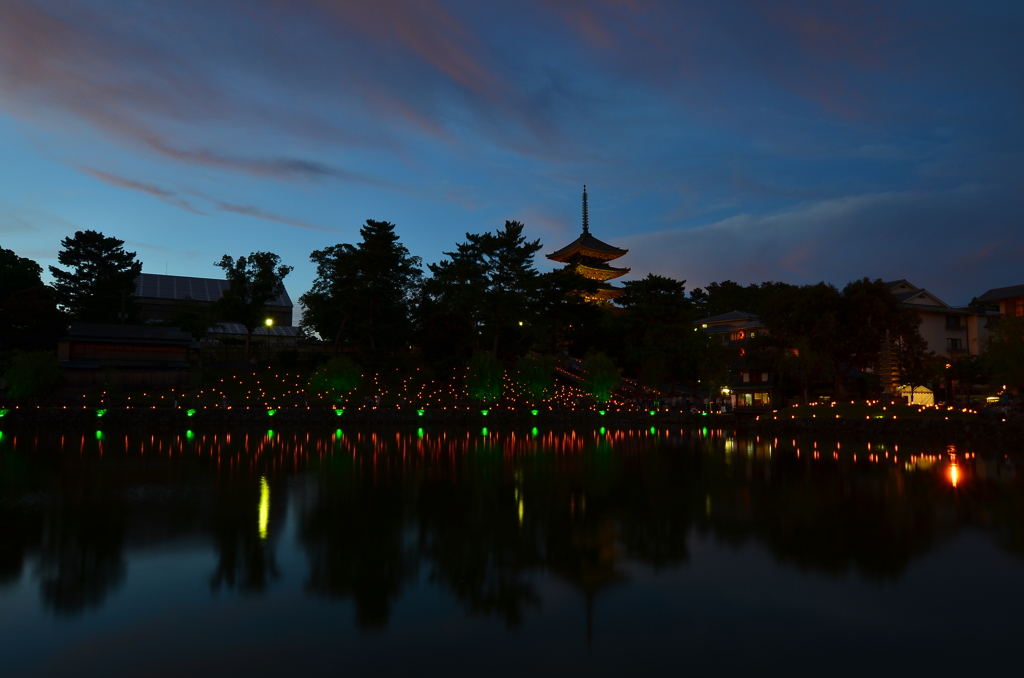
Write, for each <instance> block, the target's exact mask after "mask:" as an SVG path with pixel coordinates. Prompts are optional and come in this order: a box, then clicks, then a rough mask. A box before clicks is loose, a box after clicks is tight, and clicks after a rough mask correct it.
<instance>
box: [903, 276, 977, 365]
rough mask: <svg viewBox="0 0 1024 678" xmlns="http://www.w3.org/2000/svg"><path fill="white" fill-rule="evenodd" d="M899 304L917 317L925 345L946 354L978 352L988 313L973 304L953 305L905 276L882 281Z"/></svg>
mask: <svg viewBox="0 0 1024 678" xmlns="http://www.w3.org/2000/svg"><path fill="white" fill-rule="evenodd" d="M885 284H886V285H887V286H888V287H889V289H890V290H891V291H892V293H893V295H894V296H895V297H896V300H897V301H899V303H900V306H903V307H904V308H909V309H912V310H913V311H914V312H916V313H917V315H918V316H919V317H920V318H921V327H920V332H921V336H922V337H923V338H924V340H925V341H926V342H928V348H929V349H930V350H932V351H935V352H936V353H938V354H939V355H942V356H946V357H947V358H959V357H961V356H966V355H978V354H979V353H980V352H981V351H982V349H984V347H985V340H986V339H987V338H988V330H987V327H986V326H987V325H988V321H989V318H990V316H989V315H988V314H986V313H984V312H982V311H978V310H977V309H973V308H966V307H962V308H954V307H953V306H950V305H949V304H947V303H946V302H944V301H942V300H941V299H939V298H938V297H936V296H935V295H934V294H932V293H931V292H929V291H928V290H925V289H922V288H920V287H916V286H915V285H912V284H910V283H909V282H907V281H906V280H894V281H892V282H887V283H885Z"/></svg>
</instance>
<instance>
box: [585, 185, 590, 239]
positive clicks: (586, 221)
mask: <svg viewBox="0 0 1024 678" xmlns="http://www.w3.org/2000/svg"><path fill="white" fill-rule="evenodd" d="M583 232H584V233H590V220H589V219H588V217H587V185H586V184H583Z"/></svg>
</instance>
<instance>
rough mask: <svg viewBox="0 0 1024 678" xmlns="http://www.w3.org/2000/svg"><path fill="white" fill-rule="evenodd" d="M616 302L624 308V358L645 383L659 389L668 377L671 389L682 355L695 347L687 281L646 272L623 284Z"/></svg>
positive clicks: (622, 323) (678, 371)
mask: <svg viewBox="0 0 1024 678" xmlns="http://www.w3.org/2000/svg"><path fill="white" fill-rule="evenodd" d="M623 288H624V289H623V294H622V295H621V296H620V297H618V298H617V299H616V300H615V303H616V304H618V305H619V306H622V307H623V308H625V310H626V312H625V313H624V314H623V315H622V316H620V318H619V323H620V324H621V325H622V326H623V328H624V334H625V337H624V338H625V342H624V348H625V354H626V355H625V357H626V358H627V359H628V360H630V361H631V362H632V363H633V364H634V365H637V366H638V367H639V374H640V380H641V382H643V383H644V384H645V385H646V386H650V387H652V388H660V387H661V385H662V384H663V383H664V382H665V381H666V380H669V379H671V381H672V383H673V390H674V386H675V382H676V380H677V379H678V378H679V376H680V373H681V370H680V368H681V367H682V365H683V362H684V358H685V357H686V356H687V354H688V353H690V352H692V351H693V350H694V349H695V348H696V347H695V345H694V342H693V341H692V340H693V338H694V337H693V330H692V327H693V325H692V318H691V314H690V308H691V304H690V301H689V300H688V299H687V298H686V281H685V280H673V279H672V278H666V277H664V276H660V275H654V274H653V273H652V274H649V275H648V276H647V277H646V278H644V279H643V280H632V281H628V282H626V283H624V284H623Z"/></svg>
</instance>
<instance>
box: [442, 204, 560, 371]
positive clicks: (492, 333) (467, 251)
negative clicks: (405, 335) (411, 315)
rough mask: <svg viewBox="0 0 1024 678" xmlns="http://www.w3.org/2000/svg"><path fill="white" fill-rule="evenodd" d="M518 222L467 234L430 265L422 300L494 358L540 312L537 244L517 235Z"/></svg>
mask: <svg viewBox="0 0 1024 678" xmlns="http://www.w3.org/2000/svg"><path fill="white" fill-rule="evenodd" d="M523 228H524V226H523V224H522V223H520V222H518V221H506V222H505V226H504V228H502V229H500V230H498V231H496V232H493V233H491V232H487V233H479V234H474V233H467V234H466V242H463V243H458V244H456V249H455V251H454V252H445V255H446V256H447V257H448V259H446V260H442V261H441V262H439V263H437V264H430V266H429V268H430V272H431V274H432V277H431V278H430V279H429V280H428V281H427V282H426V284H425V287H424V291H425V301H426V304H427V307H428V308H429V309H430V310H431V311H433V312H434V313H442V312H448V313H454V314H457V315H459V316H461V317H463V318H465V319H466V321H468V323H469V324H470V325H471V326H472V327H473V328H474V329H475V330H476V333H477V337H476V339H477V342H476V343H477V345H478V346H479V347H480V348H485V349H486V350H489V351H490V352H491V354H492V355H494V356H496V357H497V356H499V355H500V353H499V351H500V350H501V349H502V348H503V344H502V342H503V341H504V342H505V343H506V344H511V343H515V342H517V341H518V340H520V339H521V338H522V337H523V336H524V335H525V330H522V329H520V328H522V327H523V326H524V325H525V322H526V321H527V320H529V319H531V318H532V317H533V316H534V315H535V314H537V313H538V311H540V310H541V300H542V293H541V290H542V284H541V275H540V274H539V273H538V272H537V269H536V268H535V267H534V265H533V258H534V255H535V254H536V253H537V252H538V251H539V250H540V248H541V244H540V240H534V241H532V242H530V241H528V240H527V239H526V238H525V237H523Z"/></svg>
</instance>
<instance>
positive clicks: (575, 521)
mask: <svg viewBox="0 0 1024 678" xmlns="http://www.w3.org/2000/svg"><path fill="white" fill-rule="evenodd" d="M1021 461H1022V460H1021V459H1020V458H1017V457H1015V456H1014V455H1012V454H1011V455H1007V454H1005V453H1003V452H998V453H996V452H993V451H990V450H984V449H970V448H964V447H939V448H935V447H927V446H924V445H918V446H914V445H910V444H907V443H901V444H899V445H895V444H889V445H886V444H883V443H882V442H875V443H868V442H855V441H849V440H839V441H837V440H831V441H823V440H818V441H815V440H777V439H771V438H763V437H762V438H758V437H750V438H744V437H735V436H732V435H728V434H726V433H723V432H721V431H713V430H707V429H696V430H683V429H678V428H674V429H669V430H658V429H649V430H621V431H618V430H616V431H611V430H604V429H601V430H587V431H576V432H573V431H538V430H537V429H533V430H530V429H523V430H501V431H494V430H492V431H488V430H487V429H483V430H480V429H476V430H472V431H465V430H461V431H451V430H448V431H445V430H432V429H427V430H424V429H418V430H417V429H410V430H401V431H390V432H377V433H369V432H357V431H351V432H349V431H340V430H338V431H334V432H330V433H327V434H324V435H321V434H314V433H305V432H303V433H295V432H274V431H260V432H249V433H245V432H232V433H230V434H229V433H216V434H214V433H210V432H207V433H199V432H194V433H193V432H182V433H181V434H180V435H179V434H174V435H166V434H164V435H140V434H138V433H127V434H125V433H123V432H121V433H115V432H113V431H95V432H93V431H90V432H89V433H87V434H84V435H83V434H82V433H80V432H79V433H74V434H70V433H69V434H65V435H60V434H59V433H52V432H49V433H46V434H42V433H41V434H23V433H22V434H18V435H14V434H12V433H4V434H0V530H2V532H0V534H2V540H0V662H2V663H0V666H3V667H4V670H3V674H4V675H5V676H34V675H39V676H52V675H75V676H92V675H95V676H120V675H133V676H134V675H147V676H159V675H167V676H176V677H177V676H181V675H189V676H203V675H223V674H225V673H230V674H237V675H247V676H260V675H285V674H291V673H295V672H296V670H297V669H302V670H303V671H305V672H306V673H308V674H320V673H330V674H338V673H342V672H344V673H348V674H353V675H408V674H410V673H411V672H416V673H427V674H435V673H440V672H442V671H443V672H446V673H452V672H457V673H459V674H467V675H469V674H472V675H478V674H489V675H517V676H521V675H576V674H584V673H586V674H590V675H611V674H617V673H623V672H634V671H638V670H640V671H658V672H672V673H685V672H694V671H714V672H716V673H726V672H728V673H736V672H739V671H753V670H757V671H764V670H769V671H772V670H775V671H787V672H791V673H800V674H803V673H815V674H821V673H824V674H826V675H854V674H863V673H864V672H872V673H881V674H893V673H910V672H914V673H922V672H925V671H934V672H938V673H940V674H943V675H949V674H953V673H959V672H965V671H975V670H977V669H979V668H982V667H985V668H989V667H994V668H998V667H1006V668H1009V667H1011V666H1015V665H1016V663H1017V658H1016V656H1015V655H1016V654H1017V648H1018V647H1019V643H1020V636H1021V631H1022V625H1021V623H1020V614H1021V610H1024V479H1022V475H1021V473H1020V471H1019V465H1020V463H1021Z"/></svg>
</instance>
